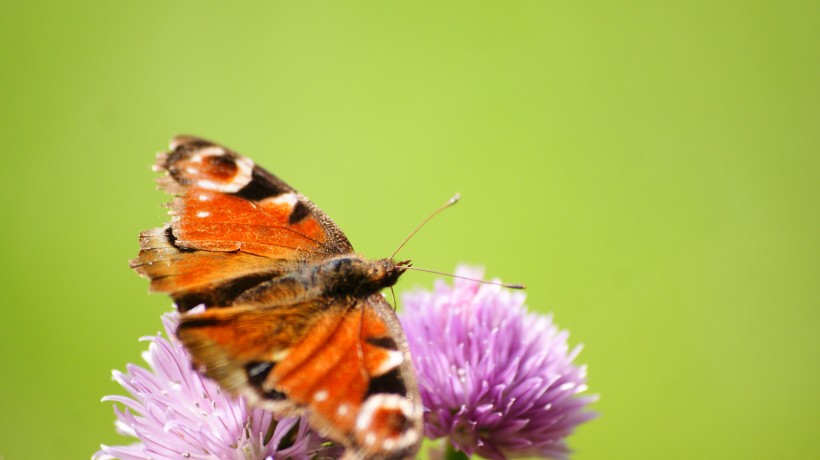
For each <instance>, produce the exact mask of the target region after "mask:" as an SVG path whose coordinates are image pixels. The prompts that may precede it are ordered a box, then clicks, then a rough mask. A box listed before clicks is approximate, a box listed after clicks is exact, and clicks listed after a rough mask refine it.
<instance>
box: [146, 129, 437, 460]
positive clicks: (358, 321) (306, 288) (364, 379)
mask: <svg viewBox="0 0 820 460" xmlns="http://www.w3.org/2000/svg"><path fill="white" fill-rule="evenodd" d="M155 169H157V170H158V171H160V172H162V173H164V175H163V176H162V177H161V178H160V179H159V181H158V182H159V184H160V187H161V188H162V189H164V190H165V191H167V192H168V193H170V194H172V195H175V198H174V199H173V200H172V201H171V203H170V204H169V207H170V209H171V212H170V214H171V216H172V218H171V222H170V223H169V224H167V225H166V226H165V227H163V228H158V229H153V230H147V231H145V232H143V233H142V234H141V235H140V253H139V255H138V257H137V258H136V259H134V260H133V261H132V267H133V268H134V269H135V270H136V271H137V272H138V273H140V274H141V275H143V276H145V277H147V278H149V279H150V280H151V289H152V290H153V291H160V292H167V293H169V294H170V295H171V297H172V298H173V299H174V302H175V304H176V306H177V308H178V309H179V310H180V312H183V315H182V316H181V322H180V326H179V328H178V330H177V335H178V337H179V338H180V340H181V341H182V343H183V344H184V345H185V346H186V348H187V349H188V350H189V352H190V353H191V356H192V359H193V362H194V365H195V366H197V368H198V369H200V370H202V371H203V372H204V373H205V375H207V376H208V377H210V378H212V379H214V380H216V381H217V382H218V383H219V384H220V385H221V386H222V387H224V388H225V389H227V390H228V391H230V392H232V393H235V394H239V395H243V396H245V397H246V398H247V399H248V401H249V402H251V403H252V404H256V405H259V406H261V407H265V408H268V409H270V410H273V411H275V412H277V413H279V414H280V415H291V414H302V413H305V414H307V416H308V419H309V421H310V422H311V424H312V425H313V427H314V428H316V429H317V430H319V431H320V432H322V433H323V434H325V435H327V436H328V437H330V438H331V439H333V440H334V441H337V442H339V443H341V444H343V445H345V446H347V448H348V451H347V454H346V458H361V459H400V458H409V457H412V456H413V454H414V453H415V452H416V450H417V449H418V444H419V441H420V438H421V431H422V426H421V422H422V407H421V400H420V397H419V394H418V388H417V384H416V380H415V373H414V371H413V368H412V361H411V359H410V356H409V351H408V347H407V343H406V339H405V337H404V333H403V332H402V330H401V327H400V325H399V322H398V319H397V318H396V316H395V313H394V311H393V309H392V308H391V307H390V306H389V305H388V304H387V302H386V301H385V300H384V298H383V297H382V295H381V294H380V292H379V291H380V289H382V288H384V287H387V286H391V285H392V284H394V283H395V282H396V280H397V279H398V276H399V275H400V274H401V273H403V271H404V268H403V267H401V266H398V265H396V264H395V263H393V262H392V260H387V259H383V260H380V261H370V260H367V259H364V258H362V257H361V256H358V255H355V254H353V249H352V247H351V245H350V243H349V242H348V240H347V238H346V237H345V236H344V234H343V233H342V232H341V230H339V228H338V227H337V226H336V225H335V224H334V223H333V221H332V220H331V219H330V218H329V217H328V216H327V215H326V214H324V213H323V212H322V211H321V210H320V209H319V208H318V207H316V206H315V205H314V204H313V203H311V202H310V201H309V200H307V199H306V198H305V197H304V196H302V195H301V194H299V193H298V192H296V191H295V190H294V189H293V188H292V187H290V186H289V185H287V184H286V183H284V182H283V181H281V180H280V179H278V178H277V177H275V176H274V175H272V174H270V173H269V172H267V171H265V170H264V169H262V168H261V167H259V166H257V165H255V164H254V162H253V161H252V160H250V159H249V158H247V157H243V156H241V155H239V154H237V153H235V152H233V151H231V150H229V149H226V148H224V147H221V146H219V145H216V144H213V143H211V142H208V141H205V140H202V139H197V138H192V137H178V138H176V139H174V140H173V141H172V143H171V151H170V152H168V153H163V154H160V155H158V159H157V163H156V167H155ZM198 305H202V306H204V310H196V311H195V312H190V313H185V312H187V311H189V310H190V309H192V308H194V307H196V306H198Z"/></svg>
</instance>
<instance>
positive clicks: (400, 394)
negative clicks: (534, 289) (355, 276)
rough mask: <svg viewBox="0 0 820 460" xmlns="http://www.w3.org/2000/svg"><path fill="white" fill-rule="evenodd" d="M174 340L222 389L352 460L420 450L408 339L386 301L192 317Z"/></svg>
mask: <svg viewBox="0 0 820 460" xmlns="http://www.w3.org/2000/svg"><path fill="white" fill-rule="evenodd" d="M177 335H178V336H179V338H180V340H181V341H182V342H183V344H184V345H185V346H186V347H187V348H188V350H190V352H191V354H192V357H193V360H194V363H195V365H197V366H199V368H200V369H201V370H202V371H203V372H204V373H205V375H207V376H208V377H211V378H213V379H215V380H216V381H217V382H219V383H220V385H221V386H222V387H223V388H226V389H227V390H229V391H231V392H233V393H235V394H240V395H243V396H245V397H246V398H247V399H248V400H249V401H250V402H252V403H255V404H258V405H261V406H263V407H267V408H269V409H271V410H274V411H276V412H277V413H280V414H283V413H284V414H300V413H303V412H306V413H307V414H308V415H309V417H310V421H311V424H312V425H313V427H314V428H316V429H318V430H320V431H322V432H325V433H327V435H328V436H329V437H331V438H333V439H335V440H338V441H340V442H342V443H344V444H345V445H347V446H348V447H350V448H351V449H352V451H353V452H354V456H355V457H356V458H368V459H400V458H406V457H407V456H410V455H412V454H413V453H415V451H416V449H417V448H418V442H419V440H420V439H421V433H422V426H421V420H422V416H421V414H422V406H421V399H420V397H419V394H418V390H417V386H416V382H415V376H414V375H415V374H414V373H413V370H412V363H411V360H410V355H409V351H408V348H407V343H406V339H405V337H404V333H403V332H402V330H401V327H400V325H399V323H398V320H397V318H396V316H395V313H394V312H393V310H392V308H391V307H390V306H389V305H388V304H387V302H385V300H384V298H383V297H382V296H381V294H378V293H377V294H373V295H371V296H369V297H367V298H365V299H350V298H344V299H317V300H315V301H309V302H304V303H300V304H295V305H289V306H280V307H263V308H260V307H244V306H234V307H227V308H220V309H212V310H207V311H205V312H202V313H189V314H187V315H185V316H183V317H182V322H181V323H180V326H179V328H178V330H177Z"/></svg>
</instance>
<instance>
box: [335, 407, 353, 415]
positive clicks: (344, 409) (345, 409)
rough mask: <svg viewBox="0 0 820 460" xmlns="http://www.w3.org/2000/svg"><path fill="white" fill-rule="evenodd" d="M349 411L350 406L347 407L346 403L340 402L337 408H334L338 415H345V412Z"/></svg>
mask: <svg viewBox="0 0 820 460" xmlns="http://www.w3.org/2000/svg"><path fill="white" fill-rule="evenodd" d="M349 411H350V408H349V407H347V404H342V405H341V406H339V408H338V409H336V413H337V414H339V415H340V416H345V415H347V413H348V412H349Z"/></svg>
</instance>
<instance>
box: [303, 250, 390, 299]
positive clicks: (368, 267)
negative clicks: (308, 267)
mask: <svg viewBox="0 0 820 460" xmlns="http://www.w3.org/2000/svg"><path fill="white" fill-rule="evenodd" d="M314 270H315V278H314V279H315V282H316V283H318V284H319V285H321V286H323V287H324V293H325V294H326V295H331V296H337V295H342V296H356V297H360V296H369V295H371V294H373V293H375V292H378V291H380V290H382V289H384V288H387V287H390V286H393V285H394V284H396V281H398V279H399V276H401V274H402V273H404V271H405V268H404V267H403V266H400V265H397V264H396V263H395V262H393V260H391V259H379V260H369V259H365V258H363V257H360V256H358V255H345V256H340V257H336V258H333V259H330V260H326V261H323V262H322V263H321V264H319V265H317V266H316V267H315V268H314Z"/></svg>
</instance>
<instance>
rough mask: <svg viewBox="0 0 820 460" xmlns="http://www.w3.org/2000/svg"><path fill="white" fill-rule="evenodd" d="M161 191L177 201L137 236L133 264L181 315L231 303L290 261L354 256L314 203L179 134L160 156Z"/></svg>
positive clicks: (250, 165) (246, 162)
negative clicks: (164, 218) (165, 219)
mask: <svg viewBox="0 0 820 460" xmlns="http://www.w3.org/2000/svg"><path fill="white" fill-rule="evenodd" d="M155 169H156V170H158V171H161V172H164V173H165V175H163V176H162V177H160V178H159V180H158V183H159V185H160V188H162V189H163V190H165V191H167V192H168V193H170V194H172V195H174V196H175V198H174V199H173V200H172V201H171V202H170V203H169V207H170V214H171V216H172V217H171V222H170V224H168V225H166V226H165V227H163V228H157V229H152V230H147V231H145V232H142V233H141V234H140V253H139V255H138V256H137V258H136V259H134V260H132V261H131V266H132V267H133V268H134V269H135V270H136V271H137V272H138V273H139V274H140V275H143V276H145V277H147V278H149V279H150V280H151V290H152V291H155V292H167V293H169V294H170V295H171V296H172V297H173V299H174V301H175V303H176V304H177V307H178V308H179V309H180V311H187V310H189V309H190V308H193V307H194V306H196V305H199V304H205V305H206V306H207V307H210V306H213V305H220V306H223V305H229V304H231V303H232V302H233V300H234V299H235V298H236V297H237V295H238V294H240V293H241V292H243V291H245V290H247V289H249V288H252V287H254V286H256V285H257V284H258V283H260V282H262V281H264V280H270V279H272V278H276V277H277V276H280V275H281V274H283V273H286V272H288V271H289V270H290V269H291V267H293V265H294V263H298V262H299V261H305V260H310V259H315V258H324V257H328V256H332V255H337V254H345V253H349V252H352V250H353V248H352V246H351V245H350V242H349V241H348V240H347V238H346V237H345V236H344V234H343V233H342V231H341V230H339V228H338V227H337V226H336V224H335V223H334V222H333V221H332V220H331V219H330V218H329V217H328V216H327V215H326V214H325V213H323V212H322V211H321V210H320V209H319V208H318V207H317V206H316V205H314V204H313V203H311V202H310V200H308V199H307V198H305V197H304V196H303V195H301V194H300V193H298V192H297V191H296V190H294V189H293V188H292V187H290V186H289V185H287V184H286V183H285V182H283V181H282V180H280V179H279V178H277V177H276V176H274V175H273V174H271V173H269V172H267V171H265V170H264V169H263V168H261V167H259V166H257V165H255V164H254V162H253V161H252V160H251V159H249V158H247V157H244V156H242V155H239V154H237V153H236V152H233V151H231V150H229V149H227V148H225V147H222V146H219V145H216V144H214V143H211V142H208V141H205V140H202V139H197V138H193V137H177V138H175V139H174V140H173V141H172V142H171V151H170V152H168V153H162V154H159V155H158V156H157V162H156V165H155Z"/></svg>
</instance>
